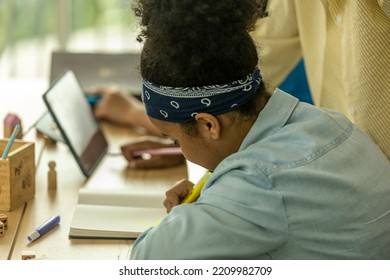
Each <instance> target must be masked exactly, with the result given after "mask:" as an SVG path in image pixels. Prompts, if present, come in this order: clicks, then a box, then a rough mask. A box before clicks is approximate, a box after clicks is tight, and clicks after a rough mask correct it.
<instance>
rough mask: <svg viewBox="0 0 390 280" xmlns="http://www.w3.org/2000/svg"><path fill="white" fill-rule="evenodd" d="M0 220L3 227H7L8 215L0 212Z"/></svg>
mask: <svg viewBox="0 0 390 280" xmlns="http://www.w3.org/2000/svg"><path fill="white" fill-rule="evenodd" d="M0 222H2V223H3V224H4V227H5V229H7V227H8V217H7V215H5V214H0Z"/></svg>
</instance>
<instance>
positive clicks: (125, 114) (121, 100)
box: [89, 86, 160, 135]
mask: <svg viewBox="0 0 390 280" xmlns="http://www.w3.org/2000/svg"><path fill="white" fill-rule="evenodd" d="M89 93H90V94H97V95H101V96H102V97H103V98H102V99H101V100H100V101H99V102H98V103H96V105H95V107H94V112H95V116H96V118H97V119H101V120H107V121H110V122H113V123H117V124H121V125H128V126H135V127H143V128H145V129H146V130H147V131H148V132H149V133H151V134H154V135H160V132H159V131H158V130H157V129H156V128H155V126H154V125H153V124H152V123H151V122H150V120H149V118H148V117H147V115H146V114H145V110H144V106H143V104H142V102H141V101H140V100H139V99H137V98H136V97H134V96H133V95H131V94H130V93H125V92H123V91H122V90H121V89H120V88H119V87H117V86H105V87H99V88H96V89H93V90H91V91H89Z"/></svg>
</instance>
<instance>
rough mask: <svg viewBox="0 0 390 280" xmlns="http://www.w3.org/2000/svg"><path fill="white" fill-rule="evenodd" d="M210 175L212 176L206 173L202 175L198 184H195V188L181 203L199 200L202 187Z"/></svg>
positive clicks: (209, 172)
mask: <svg viewBox="0 0 390 280" xmlns="http://www.w3.org/2000/svg"><path fill="white" fill-rule="evenodd" d="M211 174H212V172H211V171H208V172H207V173H206V174H205V175H203V177H202V178H200V180H199V181H198V183H196V184H195V186H194V188H193V189H192V191H191V192H190V193H189V194H188V195H187V196H186V197H185V198H184V199H183V200H182V202H181V203H192V202H195V201H196V200H197V199H198V198H199V196H200V192H201V190H202V189H203V186H204V184H205V183H206V181H207V180H208V179H209V177H210V176H211Z"/></svg>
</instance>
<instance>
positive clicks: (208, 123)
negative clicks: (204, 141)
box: [195, 113, 221, 140]
mask: <svg viewBox="0 0 390 280" xmlns="http://www.w3.org/2000/svg"><path fill="white" fill-rule="evenodd" d="M195 121H196V122H197V123H198V130H199V133H200V134H201V135H202V136H203V137H205V138H208V139H211V140H218V139H219V138H220V137H221V123H220V122H219V120H218V119H217V118H216V117H215V116H213V115H211V114H208V113H199V114H197V115H196V116H195Z"/></svg>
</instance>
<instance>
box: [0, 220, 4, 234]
mask: <svg viewBox="0 0 390 280" xmlns="http://www.w3.org/2000/svg"><path fill="white" fill-rule="evenodd" d="M4 231H5V226H4V224H3V222H1V221H0V237H2V236H4V234H5V233H4Z"/></svg>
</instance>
